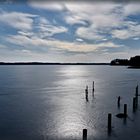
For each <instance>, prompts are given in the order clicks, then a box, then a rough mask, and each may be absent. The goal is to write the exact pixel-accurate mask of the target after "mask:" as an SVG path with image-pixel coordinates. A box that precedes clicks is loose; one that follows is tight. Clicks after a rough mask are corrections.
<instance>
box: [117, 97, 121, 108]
mask: <svg viewBox="0 0 140 140" xmlns="http://www.w3.org/2000/svg"><path fill="white" fill-rule="evenodd" d="M120 100H121V97H120V96H119V97H118V101H117V104H118V107H120Z"/></svg>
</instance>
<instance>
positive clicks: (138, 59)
mask: <svg viewBox="0 0 140 140" xmlns="http://www.w3.org/2000/svg"><path fill="white" fill-rule="evenodd" d="M110 64H111V65H122V66H132V67H140V56H134V57H131V58H130V59H129V60H128V59H114V60H112V61H111V62H110Z"/></svg>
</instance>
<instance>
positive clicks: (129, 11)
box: [124, 2, 140, 16]
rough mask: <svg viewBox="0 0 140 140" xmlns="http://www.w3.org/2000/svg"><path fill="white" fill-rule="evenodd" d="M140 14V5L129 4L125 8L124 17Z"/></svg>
mask: <svg viewBox="0 0 140 140" xmlns="http://www.w3.org/2000/svg"><path fill="white" fill-rule="evenodd" d="M137 14H140V5H139V3H134V2H133V3H132V2H131V3H129V4H126V5H125V6H124V15H125V16H128V15H137Z"/></svg>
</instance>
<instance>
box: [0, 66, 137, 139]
mask: <svg viewBox="0 0 140 140" xmlns="http://www.w3.org/2000/svg"><path fill="white" fill-rule="evenodd" d="M93 81H95V92H94V97H93V94H92V82H93ZM139 82H140V70H139V69H127V68H126V67H119V66H117V67H115V66H114V67H113V66H91V65H90V66H87V65H86V66H85V65H83V66H76V65H56V66H52V65H45V66H37V65H35V66H32V65H31V66H0V139H1V140H80V139H82V129H84V128H86V129H88V139H89V140H106V139H110V140H124V139H127V140H132V138H133V139H135V140H139V139H140V135H139V133H140V127H139V124H140V113H139V109H138V110H137V112H135V113H133V110H132V99H133V97H134V95H135V87H136V85H137V84H139ZM86 85H88V87H89V101H88V102H87V101H86V99H85V88H86ZM118 96H121V105H120V108H118V107H117V97H118ZM125 103H126V104H127V105H128V116H129V117H128V118H127V119H126V120H124V119H118V118H116V116H115V115H116V114H117V113H119V112H123V104H125ZM108 113H112V119H113V120H112V123H113V124H112V125H113V128H112V129H113V130H112V133H111V134H110V135H108V132H107V115H108Z"/></svg>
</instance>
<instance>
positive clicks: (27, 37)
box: [0, 1, 140, 61]
mask: <svg viewBox="0 0 140 140" xmlns="http://www.w3.org/2000/svg"><path fill="white" fill-rule="evenodd" d="M27 8H29V9H28V10H27V11H26V10H25V11H24V12H23V11H16V9H15V10H13V11H10V12H9V11H8V10H4V9H1V10H0V14H1V18H0V24H2V25H3V26H7V27H9V28H11V30H14V31H13V32H9V33H8V34H5V35H4V37H1V38H0V39H1V40H3V42H6V44H1V46H6V47H0V49H4V48H5V50H8V45H9V46H14V47H13V49H15V50H16V51H21V53H23V54H27V55H28V56H29V55H31V54H32V53H36V54H37V52H38V53H41V52H42V53H46V55H48V56H50V55H49V54H55V55H56V53H57V54H60V55H62V56H64V57H63V58H66V57H67V56H68V55H73V54H74V55H79V54H82V55H83V54H85V55H91V53H92V54H93V55H95V56H98V55H99V54H100V55H101V54H102V55H104V54H105V53H106V54H107V55H109V54H110V56H112V54H113V53H114V54H117V53H118V54H126V52H128V51H130V50H131V51H132V50H133V49H131V48H132V46H131V45H130V44H131V43H128V42H133V41H135V42H136V43H137V42H138V41H139V39H140V7H139V5H138V4H136V3H124V4H123V3H112V2H108V3H97V2H94V3H90V2H80V5H79V3H75V2H73V3H72V2H71V3H68V2H61V3H55V2H46V3H45V2H40V3H39V2H38V3H37V2H35V1H34V2H29V3H28V5H27ZM29 11H30V12H29ZM33 11H34V12H33ZM136 45H137V46H138V43H137V44H136ZM135 48H136V47H135ZM138 50H139V49H138ZM134 52H135V53H136V51H135V50H134ZM51 56H52V57H53V55H51ZM71 57H73V56H71ZM104 57H105V56H104ZM78 58H80V57H77V59H78ZM77 61H78V60H77Z"/></svg>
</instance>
